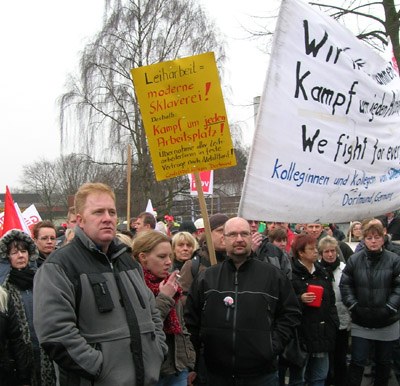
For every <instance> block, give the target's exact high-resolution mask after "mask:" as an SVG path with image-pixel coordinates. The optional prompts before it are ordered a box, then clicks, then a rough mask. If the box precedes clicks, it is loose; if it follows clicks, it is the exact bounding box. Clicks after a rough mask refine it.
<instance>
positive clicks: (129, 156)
mask: <svg viewBox="0 0 400 386" xmlns="http://www.w3.org/2000/svg"><path fill="white" fill-rule="evenodd" d="M131 176H132V147H131V145H130V144H128V154H127V167H126V181H127V192H126V229H127V230H128V231H129V230H130V227H129V223H130V221H131V219H130V217H131Z"/></svg>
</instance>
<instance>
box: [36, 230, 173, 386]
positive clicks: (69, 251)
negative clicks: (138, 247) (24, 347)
mask: <svg viewBox="0 0 400 386" xmlns="http://www.w3.org/2000/svg"><path fill="white" fill-rule="evenodd" d="M130 252H131V250H130V248H129V247H127V246H126V245H125V244H122V243H121V242H119V240H117V239H114V241H113V242H112V243H111V245H110V247H109V250H108V253H107V254H105V253H103V252H102V251H101V250H99V249H98V248H97V247H96V245H95V244H94V243H93V242H92V240H90V239H89V238H88V237H87V236H86V234H85V233H84V232H83V231H82V230H81V229H80V228H79V227H76V228H75V237H74V239H73V240H72V241H71V242H70V243H68V244H66V245H64V246H63V247H61V248H60V249H58V250H56V251H54V252H53V253H52V254H50V256H49V257H48V258H47V259H46V261H45V262H44V263H43V265H42V266H41V267H40V269H39V270H38V273H37V274H36V277H35V296H34V323H35V328H36V331H37V334H38V337H39V341H40V343H41V345H42V346H43V348H44V349H45V350H46V351H47V352H48V354H49V355H50V357H51V358H52V359H53V360H54V361H55V362H57V364H58V365H59V370H60V385H61V386H83V385H88V386H89V385H91V386H94V385H96V386H97V385H99V386H100V385H101V386H106V385H107V386H108V385H118V386H143V385H145V386H148V385H153V384H154V383H155V382H156V381H157V379H158V377H159V373H160V367H161V363H162V362H163V360H164V355H165V354H166V352H167V346H166V344H165V335H164V332H163V330H162V322H161V319H160V314H159V311H158V310H157V309H156V306H155V299H154V296H153V294H152V293H151V291H150V290H149V288H148V287H147V286H146V284H145V282H144V280H143V271H142V268H141V266H140V265H139V263H138V262H136V261H134V260H133V258H132V256H131V253H130Z"/></svg>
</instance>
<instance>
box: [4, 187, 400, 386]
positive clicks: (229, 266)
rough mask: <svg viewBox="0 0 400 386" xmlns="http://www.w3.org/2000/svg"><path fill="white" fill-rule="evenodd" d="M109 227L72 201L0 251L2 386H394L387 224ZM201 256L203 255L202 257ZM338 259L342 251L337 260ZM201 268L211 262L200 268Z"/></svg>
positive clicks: (170, 222) (393, 240)
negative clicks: (56, 220)
mask: <svg viewBox="0 0 400 386" xmlns="http://www.w3.org/2000/svg"><path fill="white" fill-rule="evenodd" d="M209 224H210V230H211V234H210V237H209V238H208V240H209V241H208V242H207V238H206V237H205V236H206V235H205V229H204V221H203V219H197V220H196V221H194V222H192V221H189V220H186V221H182V222H181V223H178V222H176V221H175V219H174V218H173V216H170V215H167V216H165V218H164V221H157V219H156V217H155V215H154V213H149V212H142V213H139V214H138V215H137V216H136V217H135V218H133V219H132V221H130V223H129V226H128V227H127V228H128V229H120V228H119V227H118V225H117V213H116V209H115V196H114V193H113V192H112V190H111V189H110V188H109V187H108V186H106V185H103V184H97V183H93V184H92V183H89V184H85V185H83V186H82V187H81V188H80V189H79V191H78V192H77V194H76V196H75V206H74V207H71V208H70V209H69V211H68V216H67V222H66V224H64V226H63V227H62V229H61V228H57V227H55V226H54V224H53V223H52V222H50V221H47V220H44V221H40V222H39V223H37V224H35V226H34V228H33V229H32V234H31V235H27V234H26V233H24V232H23V231H22V230H17V229H13V230H10V231H8V232H6V233H5V234H4V235H3V237H2V238H1V239H0V386H5V385H7V386H14V385H15V386H17V385H35V386H55V385H61V386H64V385H74V386H75V385H76V386H79V385H110V386H111V385H121V386H125V385H126V386H128V385H130V386H131V385H137V386H139V385H140V386H150V385H157V386H186V385H208V386H224V385H227V386H230V385H232V386H233V385H244V386H258V385H260V386H264V385H268V386H278V385H279V386H283V385H286V384H288V385H290V386H302V385H309V386H329V385H335V386H360V385H361V383H362V379H363V376H364V372H365V369H366V367H367V366H368V368H370V369H371V376H373V378H374V385H376V386H386V385H387V384H388V382H389V379H390V377H391V374H394V375H395V376H396V377H399V379H400V358H398V356H399V353H400V344H399V332H400V326H399V315H400V314H399V309H400V245H398V244H397V242H398V240H400V225H399V224H400V218H398V217H397V216H396V215H395V214H394V213H388V214H386V215H384V216H381V217H377V218H368V219H355V221H353V222H352V223H351V224H349V227H348V232H347V234H346V233H345V232H343V231H341V230H340V229H339V227H338V226H337V225H336V224H320V223H312V224H311V223H304V224H288V223H284V222H272V221H258V220H252V219H243V218H240V217H232V218H229V217H228V216H227V215H225V214H222V213H217V214H213V215H211V216H210V218H209ZM210 242H211V243H212V245H208V243H210ZM350 246H351V247H350ZM210 252H212V254H213V255H215V258H216V264H215V265H212V263H211V258H210Z"/></svg>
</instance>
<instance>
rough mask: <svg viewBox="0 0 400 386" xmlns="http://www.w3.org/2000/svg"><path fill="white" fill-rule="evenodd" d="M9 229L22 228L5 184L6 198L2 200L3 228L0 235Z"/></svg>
mask: <svg viewBox="0 0 400 386" xmlns="http://www.w3.org/2000/svg"><path fill="white" fill-rule="evenodd" d="M11 229H20V230H21V231H23V230H24V228H23V227H22V224H21V220H20V218H19V216H18V213H17V211H16V209H15V206H14V200H13V198H12V196H11V193H10V190H9V189H8V186H6V198H5V200H4V223H3V229H2V230H1V236H3V235H4V234H5V233H6V232H8V231H9V230H11Z"/></svg>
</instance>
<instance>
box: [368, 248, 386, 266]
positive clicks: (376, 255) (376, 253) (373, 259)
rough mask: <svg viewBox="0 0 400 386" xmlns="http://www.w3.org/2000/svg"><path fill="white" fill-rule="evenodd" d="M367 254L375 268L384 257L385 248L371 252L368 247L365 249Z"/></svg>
mask: <svg viewBox="0 0 400 386" xmlns="http://www.w3.org/2000/svg"><path fill="white" fill-rule="evenodd" d="M365 253H366V255H367V258H368V260H369V261H370V262H371V265H372V266H374V265H376V264H378V262H379V260H380V259H381V257H382V255H383V248H382V249H381V250H379V251H371V250H369V249H368V248H367V247H365Z"/></svg>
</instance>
